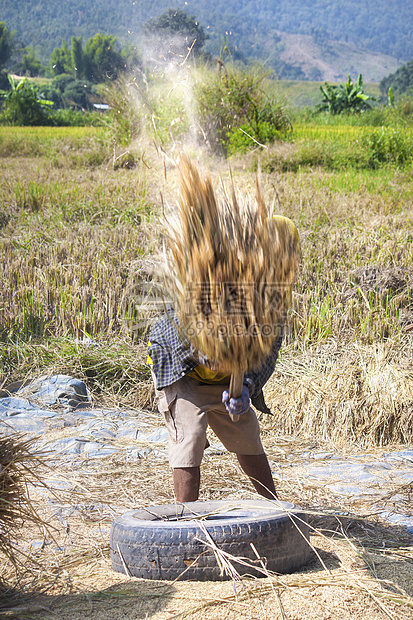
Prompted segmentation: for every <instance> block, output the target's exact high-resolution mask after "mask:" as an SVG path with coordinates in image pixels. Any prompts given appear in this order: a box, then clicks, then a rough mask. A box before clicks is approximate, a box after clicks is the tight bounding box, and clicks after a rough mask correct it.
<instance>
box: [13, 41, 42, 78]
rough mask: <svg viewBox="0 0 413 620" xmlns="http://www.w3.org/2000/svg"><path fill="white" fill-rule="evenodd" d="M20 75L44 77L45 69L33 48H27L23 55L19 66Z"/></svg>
mask: <svg viewBox="0 0 413 620" xmlns="http://www.w3.org/2000/svg"><path fill="white" fill-rule="evenodd" d="M17 69H18V71H19V73H20V75H28V76H29V77H36V76H37V75H44V72H45V67H44V66H43V65H42V63H41V62H40V60H39V59H38V58H36V57H35V55H34V50H33V48H31V47H27V48H26V50H25V53H24V54H23V57H22V61H21V63H20V64H19V65H18V66H17Z"/></svg>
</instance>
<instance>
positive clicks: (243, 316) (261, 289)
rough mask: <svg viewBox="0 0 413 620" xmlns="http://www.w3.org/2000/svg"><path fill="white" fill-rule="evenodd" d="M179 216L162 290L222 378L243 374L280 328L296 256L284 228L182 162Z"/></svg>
mask: <svg viewBox="0 0 413 620" xmlns="http://www.w3.org/2000/svg"><path fill="white" fill-rule="evenodd" d="M179 173H180V199H179V208H178V213H177V216H176V218H175V220H174V221H172V223H171V226H170V229H169V230H168V232H167V247H168V249H169V262H168V268H167V287H168V289H169V291H170V293H171V295H172V298H173V300H174V303H175V308H176V311H177V313H178V316H179V319H180V325H181V328H182V330H183V332H184V334H185V335H186V336H187V337H188V339H189V340H190V342H191V343H192V344H193V345H194V346H195V347H196V349H197V350H198V351H200V352H201V353H202V354H203V355H205V356H207V358H208V360H209V361H210V363H211V365H212V366H213V367H215V368H217V369H218V370H220V371H221V372H226V373H234V374H242V373H243V372H245V371H246V370H248V369H250V368H254V367H256V366H258V365H259V364H260V363H261V361H262V359H263V358H264V357H265V356H266V355H268V354H269V352H270V350H271V348H272V346H273V344H274V342H275V340H276V339H277V338H278V336H279V328H280V326H282V325H283V324H284V321H285V315H286V311H287V308H288V305H289V300H290V289H291V284H292V282H293V281H294V278H295V274H296V270H297V265H298V255H299V240H298V238H297V236H295V235H294V234H293V233H292V231H291V228H290V227H289V225H288V222H287V221H286V220H283V219H279V220H277V219H274V218H273V217H272V214H271V213H270V211H269V209H268V208H267V206H266V204H265V202H264V200H263V198H262V195H261V192H260V188H259V185H258V181H257V184H256V196H255V201H249V200H248V199H241V198H238V197H237V196H236V193H235V188H233V189H232V195H231V198H229V197H228V195H227V194H226V193H225V192H224V196H223V199H222V200H221V201H220V202H218V201H217V199H216V197H215V193H214V190H213V187H212V182H211V178H210V176H206V177H202V176H201V174H200V172H199V170H198V168H197V167H196V165H195V164H194V163H193V162H191V161H190V160H189V159H188V158H187V157H185V156H184V157H181V160H180V164H179Z"/></svg>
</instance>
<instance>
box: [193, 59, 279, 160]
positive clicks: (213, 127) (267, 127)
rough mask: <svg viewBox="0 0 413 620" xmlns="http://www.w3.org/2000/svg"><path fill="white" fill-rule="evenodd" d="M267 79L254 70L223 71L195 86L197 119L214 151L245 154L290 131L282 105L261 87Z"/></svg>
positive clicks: (257, 70)
mask: <svg viewBox="0 0 413 620" xmlns="http://www.w3.org/2000/svg"><path fill="white" fill-rule="evenodd" d="M266 78H267V74H265V73H264V72H263V71H262V70H260V69H257V68H255V69H252V70H250V71H240V70H237V69H234V68H230V69H227V68H224V70H223V71H221V73H220V74H219V75H212V74H210V75H209V77H208V78H207V79H206V80H205V81H204V82H202V83H200V84H198V85H197V86H196V88H195V98H196V100H197V104H198V115H199V119H200V122H201V125H202V128H203V131H204V134H205V135H206V138H207V142H208V144H209V146H210V147H211V148H212V149H213V150H215V151H224V152H226V153H228V154H230V153H234V152H236V151H238V150H240V151H245V150H247V148H248V147H250V148H252V147H254V146H257V142H259V143H261V144H267V143H269V142H273V141H274V139H275V138H276V137H279V136H280V135H281V134H284V135H285V134H286V133H288V132H289V131H290V130H291V122H290V118H289V116H288V113H287V112H286V109H285V105H284V103H283V102H282V101H279V100H277V99H276V98H275V97H273V98H270V97H269V96H268V95H267V93H266V91H265V89H264V87H263V86H264V85H263V83H264V80H265V79H266ZM247 134H248V135H247Z"/></svg>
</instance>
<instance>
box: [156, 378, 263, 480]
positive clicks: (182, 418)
mask: <svg viewBox="0 0 413 620" xmlns="http://www.w3.org/2000/svg"><path fill="white" fill-rule="evenodd" d="M226 389H228V386H227V385H217V384H212V385H207V384H205V383H201V382H200V381H197V380H196V379H193V378H192V377H188V376H186V377H183V378H182V379H179V381H176V382H175V383H173V384H172V385H170V386H168V387H165V388H164V389H163V390H155V397H156V401H157V404H158V409H159V411H160V413H162V414H163V416H164V418H165V424H166V427H167V429H168V433H169V446H168V447H169V450H168V451H169V464H170V466H171V467H173V468H175V467H198V466H199V465H200V464H201V461H202V457H203V454H204V450H205V448H206V447H208V445H209V444H208V440H207V437H206V431H207V427H208V425H209V426H210V427H211V429H212V430H213V431H214V433H215V434H216V436H217V437H218V438H219V439H220V440H221V442H222V443H223V444H224V446H225V447H226V449H227V450H229V452H235V453H237V454H262V453H263V452H264V448H263V446H262V443H261V439H260V427H259V424H258V420H257V416H256V415H255V412H254V410H253V409H249V411H248V412H247V413H244V414H242V415H240V416H239V420H238V421H237V422H233V421H232V420H231V418H230V417H229V415H228V413H227V410H226V409H225V406H224V405H223V403H222V400H221V399H222V392H223V391H224V390H226Z"/></svg>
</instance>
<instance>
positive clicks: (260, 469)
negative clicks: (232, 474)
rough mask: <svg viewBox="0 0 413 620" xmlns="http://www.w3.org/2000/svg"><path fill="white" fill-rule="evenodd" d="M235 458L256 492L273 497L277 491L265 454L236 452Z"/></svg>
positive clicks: (269, 497) (268, 497)
mask: <svg viewBox="0 0 413 620" xmlns="http://www.w3.org/2000/svg"><path fill="white" fill-rule="evenodd" d="M237 459H238V462H239V464H240V465H241V467H242V469H243V470H244V472H245V473H246V474H247V476H248V477H249V479H250V480H251V482H252V484H253V485H254V487H255V490H256V491H257V493H259V494H260V495H262V496H263V497H266V498H267V499H275V498H276V497H277V492H276V490H275V486H274V480H273V478H272V474H271V469H270V465H269V463H268V459H267V456H266V454H264V453H262V454H237Z"/></svg>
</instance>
